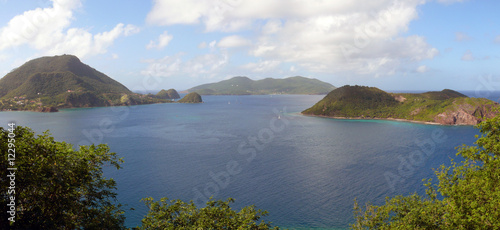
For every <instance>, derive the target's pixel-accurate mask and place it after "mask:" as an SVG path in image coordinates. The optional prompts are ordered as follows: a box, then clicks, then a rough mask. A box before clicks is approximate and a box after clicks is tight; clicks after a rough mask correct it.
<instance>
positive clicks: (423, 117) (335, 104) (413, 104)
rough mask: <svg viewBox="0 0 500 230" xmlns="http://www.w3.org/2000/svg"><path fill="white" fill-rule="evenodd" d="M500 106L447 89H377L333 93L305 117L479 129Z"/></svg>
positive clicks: (343, 89)
mask: <svg viewBox="0 0 500 230" xmlns="http://www.w3.org/2000/svg"><path fill="white" fill-rule="evenodd" d="M498 107H499V104H498V103H496V102H493V101H491V100H488V99H485V98H471V97H467V96H466V95H464V94H461V93H459V92H456V91H453V90H449V89H445V90H442V91H439V92H426V93H419V94H416V93H387V92H385V91H382V90H380V89H378V88H375V87H367V86H357V85H356V86H349V85H346V86H343V87H340V88H337V89H335V90H332V91H331V92H330V93H328V94H327V95H326V96H325V97H324V98H323V99H322V100H320V101H319V102H318V103H316V104H315V105H313V106H312V107H311V108H309V109H306V110H304V111H302V114H304V115H311V116H321V117H330V118H339V119H393V120H401V121H412V122H422V123H427V124H441V125H476V124H478V123H480V122H481V121H483V120H485V119H488V118H492V117H494V116H495V115H496V114H497V113H498Z"/></svg>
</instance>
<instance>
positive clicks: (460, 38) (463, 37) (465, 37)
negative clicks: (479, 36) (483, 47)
mask: <svg viewBox="0 0 500 230" xmlns="http://www.w3.org/2000/svg"><path fill="white" fill-rule="evenodd" d="M470 40H472V38H471V37H470V36H469V35H467V34H466V33H463V32H456V33H455V41H458V42H463V41H470Z"/></svg>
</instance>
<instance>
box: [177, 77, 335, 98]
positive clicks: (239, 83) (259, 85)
mask: <svg viewBox="0 0 500 230" xmlns="http://www.w3.org/2000/svg"><path fill="white" fill-rule="evenodd" d="M333 89H335V87H334V86H333V85H331V84H329V83H326V82H322V81H320V80H317V79H311V78H305V77H289V78H285V79H273V78H266V79H262V80H257V81H254V80H252V79H250V78H248V77H233V78H231V79H228V80H224V81H220V82H217V83H210V84H204V85H199V86H196V87H193V88H191V89H188V90H186V92H197V93H199V94H201V95H253V94H327V93H328V92H330V91H331V90H333Z"/></svg>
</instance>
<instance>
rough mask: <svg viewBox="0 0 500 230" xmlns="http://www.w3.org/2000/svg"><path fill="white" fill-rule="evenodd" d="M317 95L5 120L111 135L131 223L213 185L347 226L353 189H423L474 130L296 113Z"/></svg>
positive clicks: (289, 220)
mask: <svg viewBox="0 0 500 230" xmlns="http://www.w3.org/2000/svg"><path fill="white" fill-rule="evenodd" d="M322 97H323V96H309V95H293V96H291V95H286V96H285V95H280V96H276V95H273V96H271V95H266V96H204V97H203V100H204V101H205V103H203V104H155V105H142V106H131V107H114V108H91V109H70V110H62V111H61V112H59V113H50V114H49V113H32V112H2V113H0V122H1V125H2V126H4V127H6V126H7V122H10V121H15V122H16V124H17V125H22V126H29V127H31V128H33V129H34V130H35V131H36V132H42V131H45V130H47V129H49V130H50V131H51V133H52V134H53V136H54V137H55V138H56V139H57V140H59V141H66V142H69V143H72V144H74V145H78V144H89V143H107V144H108V145H109V146H110V147H111V150H112V151H114V152H117V153H118V154H119V155H120V156H121V157H124V160H125V163H124V164H123V169H121V170H115V169H111V168H107V169H106V171H105V174H106V176H107V177H113V178H115V180H116V181H117V183H118V194H119V195H118V199H119V201H120V202H121V203H122V204H127V206H126V208H127V211H126V216H127V221H126V224H127V226H128V227H134V226H137V225H140V220H141V219H142V217H143V216H144V215H145V214H146V207H145V205H144V204H143V203H141V202H140V199H141V198H144V197H149V196H152V197H154V198H155V199H159V198H161V197H168V198H171V199H182V200H185V201H189V200H194V201H195V202H196V203H197V204H201V203H203V202H204V201H205V200H206V199H207V198H208V197H210V196H213V197H214V198H216V199H226V198H228V197H233V198H235V199H236V203H235V204H234V207H236V208H240V207H242V206H247V205H251V204H255V205H256V206H257V208H260V209H264V210H267V211H269V213H270V214H269V216H268V217H266V220H269V221H272V222H273V223H274V224H275V225H278V226H281V227H286V228H292V229H313V228H314V229H345V228H347V227H348V224H349V223H352V221H353V215H352V207H353V203H354V199H355V198H357V200H358V201H359V202H360V203H365V202H368V201H370V202H372V203H374V204H382V203H383V201H384V198H385V197H386V196H393V195H397V194H410V193H412V192H418V193H423V192H424V189H425V188H424V187H423V186H422V181H421V180H422V179H423V178H431V177H433V171H432V168H437V167H438V166H439V165H441V164H446V165H449V162H450V160H449V159H450V158H456V156H455V153H456V150H455V147H456V146H459V145H461V144H462V143H466V144H472V143H473V141H474V135H475V134H477V133H478V131H477V130H476V129H474V128H472V127H469V126H466V127H464V126H461V127H450V126H433V125H422V124H414V123H406V122H393V121H372V120H370V121H369V120H360V121H353V120H335V119H327V118H317V117H306V116H302V115H300V114H299V112H300V111H302V110H304V109H306V108H308V107H310V106H312V105H313V104H314V103H316V102H317V101H319V100H320V99H321V98H322ZM493 99H494V98H493ZM130 208H133V209H135V210H128V209H130Z"/></svg>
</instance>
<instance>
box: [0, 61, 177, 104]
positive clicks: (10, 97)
mask: <svg viewBox="0 0 500 230" xmlns="http://www.w3.org/2000/svg"><path fill="white" fill-rule="evenodd" d="M178 96H179V95H178V94H177V92H176V91H175V90H173V89H171V90H168V91H161V92H160V93H159V94H158V95H141V94H136V93H133V92H131V91H130V90H129V89H127V87H125V86H124V85H122V84H121V83H119V82H118V81H116V80H113V79H112V78H110V77H108V76H106V75H105V74H103V73H101V72H99V71H97V70H96V69H94V68H92V67H90V66H88V65H86V64H84V63H82V62H81V61H80V60H79V59H78V58H77V57H76V56H73V55H61V56H54V57H41V58H37V59H33V60H31V61H28V62H26V63H25V64H23V65H22V66H20V67H19V68H16V69H14V70H13V71H11V72H10V73H8V74H7V75H5V76H4V77H3V78H2V79H0V110H32V111H43V112H45V111H47V112H50V111H57V109H58V108H74V107H96V106H115V105H116V106H118V105H137V104H150V103H165V102H171V100H170V99H175V98H178Z"/></svg>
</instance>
